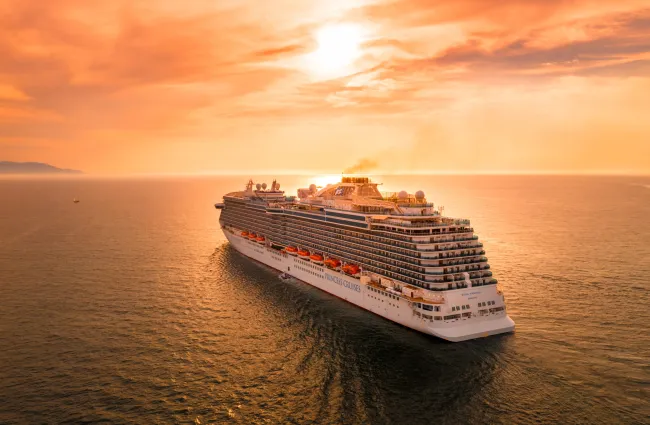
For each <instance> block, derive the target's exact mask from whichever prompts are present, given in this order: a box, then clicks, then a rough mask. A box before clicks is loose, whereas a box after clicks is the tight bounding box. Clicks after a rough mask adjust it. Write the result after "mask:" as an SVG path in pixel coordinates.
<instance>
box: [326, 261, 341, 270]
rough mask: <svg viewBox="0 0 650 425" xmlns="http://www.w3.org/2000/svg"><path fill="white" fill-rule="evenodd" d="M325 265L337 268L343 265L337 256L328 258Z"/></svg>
mask: <svg viewBox="0 0 650 425" xmlns="http://www.w3.org/2000/svg"><path fill="white" fill-rule="evenodd" d="M325 265H326V266H327V267H329V268H330V269H336V268H338V267H341V262H340V261H339V260H337V259H336V258H328V259H327V260H325Z"/></svg>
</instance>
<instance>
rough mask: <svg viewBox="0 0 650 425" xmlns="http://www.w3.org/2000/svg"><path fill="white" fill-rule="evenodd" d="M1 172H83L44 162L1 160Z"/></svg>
mask: <svg viewBox="0 0 650 425" xmlns="http://www.w3.org/2000/svg"><path fill="white" fill-rule="evenodd" d="M0 174H83V173H82V172H81V171H79V170H68V169H65V168H58V167H55V166H53V165H50V164H45V163H43V162H11V161H0Z"/></svg>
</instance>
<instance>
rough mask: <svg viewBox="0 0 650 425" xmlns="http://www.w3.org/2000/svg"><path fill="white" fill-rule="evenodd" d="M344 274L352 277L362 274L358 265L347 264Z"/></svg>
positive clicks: (344, 267)
mask: <svg viewBox="0 0 650 425" xmlns="http://www.w3.org/2000/svg"><path fill="white" fill-rule="evenodd" d="M343 272H344V273H346V274H349V275H350V276H358V275H359V273H360V272H361V268H360V267H359V266H357V265H356V264H346V265H345V266H343Z"/></svg>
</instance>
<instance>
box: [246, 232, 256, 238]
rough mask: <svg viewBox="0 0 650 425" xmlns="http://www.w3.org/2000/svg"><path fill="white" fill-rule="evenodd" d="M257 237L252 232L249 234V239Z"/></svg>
mask: <svg viewBox="0 0 650 425" xmlns="http://www.w3.org/2000/svg"><path fill="white" fill-rule="evenodd" d="M256 237H257V235H256V234H255V233H252V232H251V233H249V234H248V239H255V238H256Z"/></svg>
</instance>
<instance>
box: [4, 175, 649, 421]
mask: <svg viewBox="0 0 650 425" xmlns="http://www.w3.org/2000/svg"><path fill="white" fill-rule="evenodd" d="M266 181H267V182H270V179H266ZM280 181H281V182H282V185H283V187H284V188H289V189H292V190H293V189H295V188H297V187H299V186H302V185H305V184H307V183H309V181H308V180H307V179H306V178H302V177H284V178H281V179H280ZM383 181H384V183H385V184H384V189H386V190H401V189H409V190H411V191H415V190H417V189H423V190H424V191H425V192H426V193H427V196H428V198H429V199H430V200H432V201H433V202H435V203H437V204H442V205H445V207H446V209H445V212H446V213H447V214H448V215H452V216H462V217H467V218H470V219H471V220H472V223H473V225H474V227H475V230H476V233H477V234H478V235H479V236H480V238H481V240H482V241H483V242H484V244H485V247H486V251H487V257H488V258H489V261H490V265H491V267H492V270H493V272H494V275H495V277H496V278H497V279H498V280H499V286H500V287H501V288H502V289H503V290H504V292H505V294H506V301H507V306H508V311H509V315H510V316H511V317H512V318H513V319H514V320H515V322H516V324H517V329H516V332H515V333H513V334H507V335H501V336H495V337H490V338H484V339H479V340H473V341H468V342H463V343H456V344H453V343H447V342H444V341H441V340H438V339H435V338H433V337H429V336H426V335H423V334H420V333H417V332H415V331H412V330H410V329H407V328H403V327H401V326H399V325H396V324H393V323H391V322H389V321H386V320H385V319H382V318H380V317H377V316H374V315H373V314H371V313H369V312H367V311H364V310H361V309H359V308H357V307H354V306H352V305H350V304H347V303H345V302H344V301H342V300H340V299H337V298H334V297H332V296H330V295H328V294H325V293H323V292H320V291H319V290H317V289H315V288H312V287H310V286H308V285H306V284H304V283H301V282H299V281H288V282H284V281H282V280H280V279H279V278H278V274H277V272H275V271H273V270H271V269H269V268H266V267H265V266H262V265H260V264H257V263H254V262H252V261H250V260H248V259H247V258H245V257H243V256H242V255H241V254H239V253H237V252H236V251H235V250H234V249H232V248H231V247H230V246H229V245H228V243H227V241H226V240H225V237H224V236H223V235H222V234H221V231H220V229H219V225H218V221H217V220H218V217H219V211H216V210H215V209H214V208H213V206H212V204H213V203H214V202H216V201H219V200H220V197H221V195H223V194H224V193H226V192H229V191H233V190H238V189H240V187H242V186H243V184H244V183H245V178H242V177H219V178H216V177H215V178H166V179H162V178H161V179H135V180H128V179H121V180H100V179H96V180H94V179H88V178H85V179H54V180H38V179H29V180H0V423H2V424H14V423H15V424H32V423H95V422H105V423H218V424H222V423H223V424H338V423H341V424H447V423H449V424H458V423H472V424H480V423H489V424H494V423H503V424H539V423H561V424H640V423H650V419H649V418H650V402H649V400H650V391H649V388H650V178H647V177H645V178H643V177H626V178H622V177H533V176H531V177H521V176H509V177H499V176H489V177H485V176H482V177H480V176H466V177H462V176H422V177H394V176H393V177H386V178H384V179H383ZM74 197H78V198H79V199H80V200H81V202H80V203H78V204H74V203H73V202H72V199H73V198H74Z"/></svg>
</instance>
